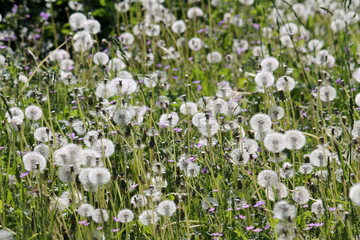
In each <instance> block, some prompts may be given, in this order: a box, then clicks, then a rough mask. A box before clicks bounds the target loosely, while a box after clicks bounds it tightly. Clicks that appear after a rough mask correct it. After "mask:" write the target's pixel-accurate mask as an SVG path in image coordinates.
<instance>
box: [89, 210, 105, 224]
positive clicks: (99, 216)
mask: <svg viewBox="0 0 360 240" xmlns="http://www.w3.org/2000/svg"><path fill="white" fill-rule="evenodd" d="M91 218H92V220H93V221H94V222H96V223H101V222H107V220H109V213H108V211H106V210H105V209H95V210H94V211H93V212H92V214H91Z"/></svg>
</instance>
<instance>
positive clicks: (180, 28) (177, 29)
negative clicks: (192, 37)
mask: <svg viewBox="0 0 360 240" xmlns="http://www.w3.org/2000/svg"><path fill="white" fill-rule="evenodd" d="M171 30H172V31H173V32H174V33H177V34H179V33H183V32H185V30H186V25H185V22H184V20H177V21H175V22H174V23H173V24H172V25H171Z"/></svg>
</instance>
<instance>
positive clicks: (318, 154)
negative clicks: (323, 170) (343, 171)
mask: <svg viewBox="0 0 360 240" xmlns="http://www.w3.org/2000/svg"><path fill="white" fill-rule="evenodd" d="M330 160H331V153H330V151H329V150H327V149H326V148H318V149H315V150H313V151H312V152H311V153H310V163H311V164H312V165H313V166H315V167H326V164H327V162H328V161H330Z"/></svg>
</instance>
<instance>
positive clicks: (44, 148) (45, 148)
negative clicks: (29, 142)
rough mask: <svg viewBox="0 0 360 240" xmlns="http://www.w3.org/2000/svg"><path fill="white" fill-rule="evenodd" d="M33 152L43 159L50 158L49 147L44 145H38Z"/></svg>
mask: <svg viewBox="0 0 360 240" xmlns="http://www.w3.org/2000/svg"><path fill="white" fill-rule="evenodd" d="M34 152H37V153H40V154H41V155H43V156H44V158H48V157H49V156H50V149H49V146H48V145H46V144H44V143H40V144H39V145H37V146H36V147H35V148H34Z"/></svg>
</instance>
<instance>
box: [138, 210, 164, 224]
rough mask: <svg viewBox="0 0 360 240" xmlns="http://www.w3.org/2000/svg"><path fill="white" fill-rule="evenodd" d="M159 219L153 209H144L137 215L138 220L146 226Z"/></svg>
mask: <svg viewBox="0 0 360 240" xmlns="http://www.w3.org/2000/svg"><path fill="white" fill-rule="evenodd" d="M159 220H160V218H159V216H158V214H157V213H156V212H155V211H154V210H145V211H143V212H142V213H141V214H140V215H139V221H140V223H141V224H142V225H145V226H148V225H153V224H155V223H157V222H158V221H159Z"/></svg>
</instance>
